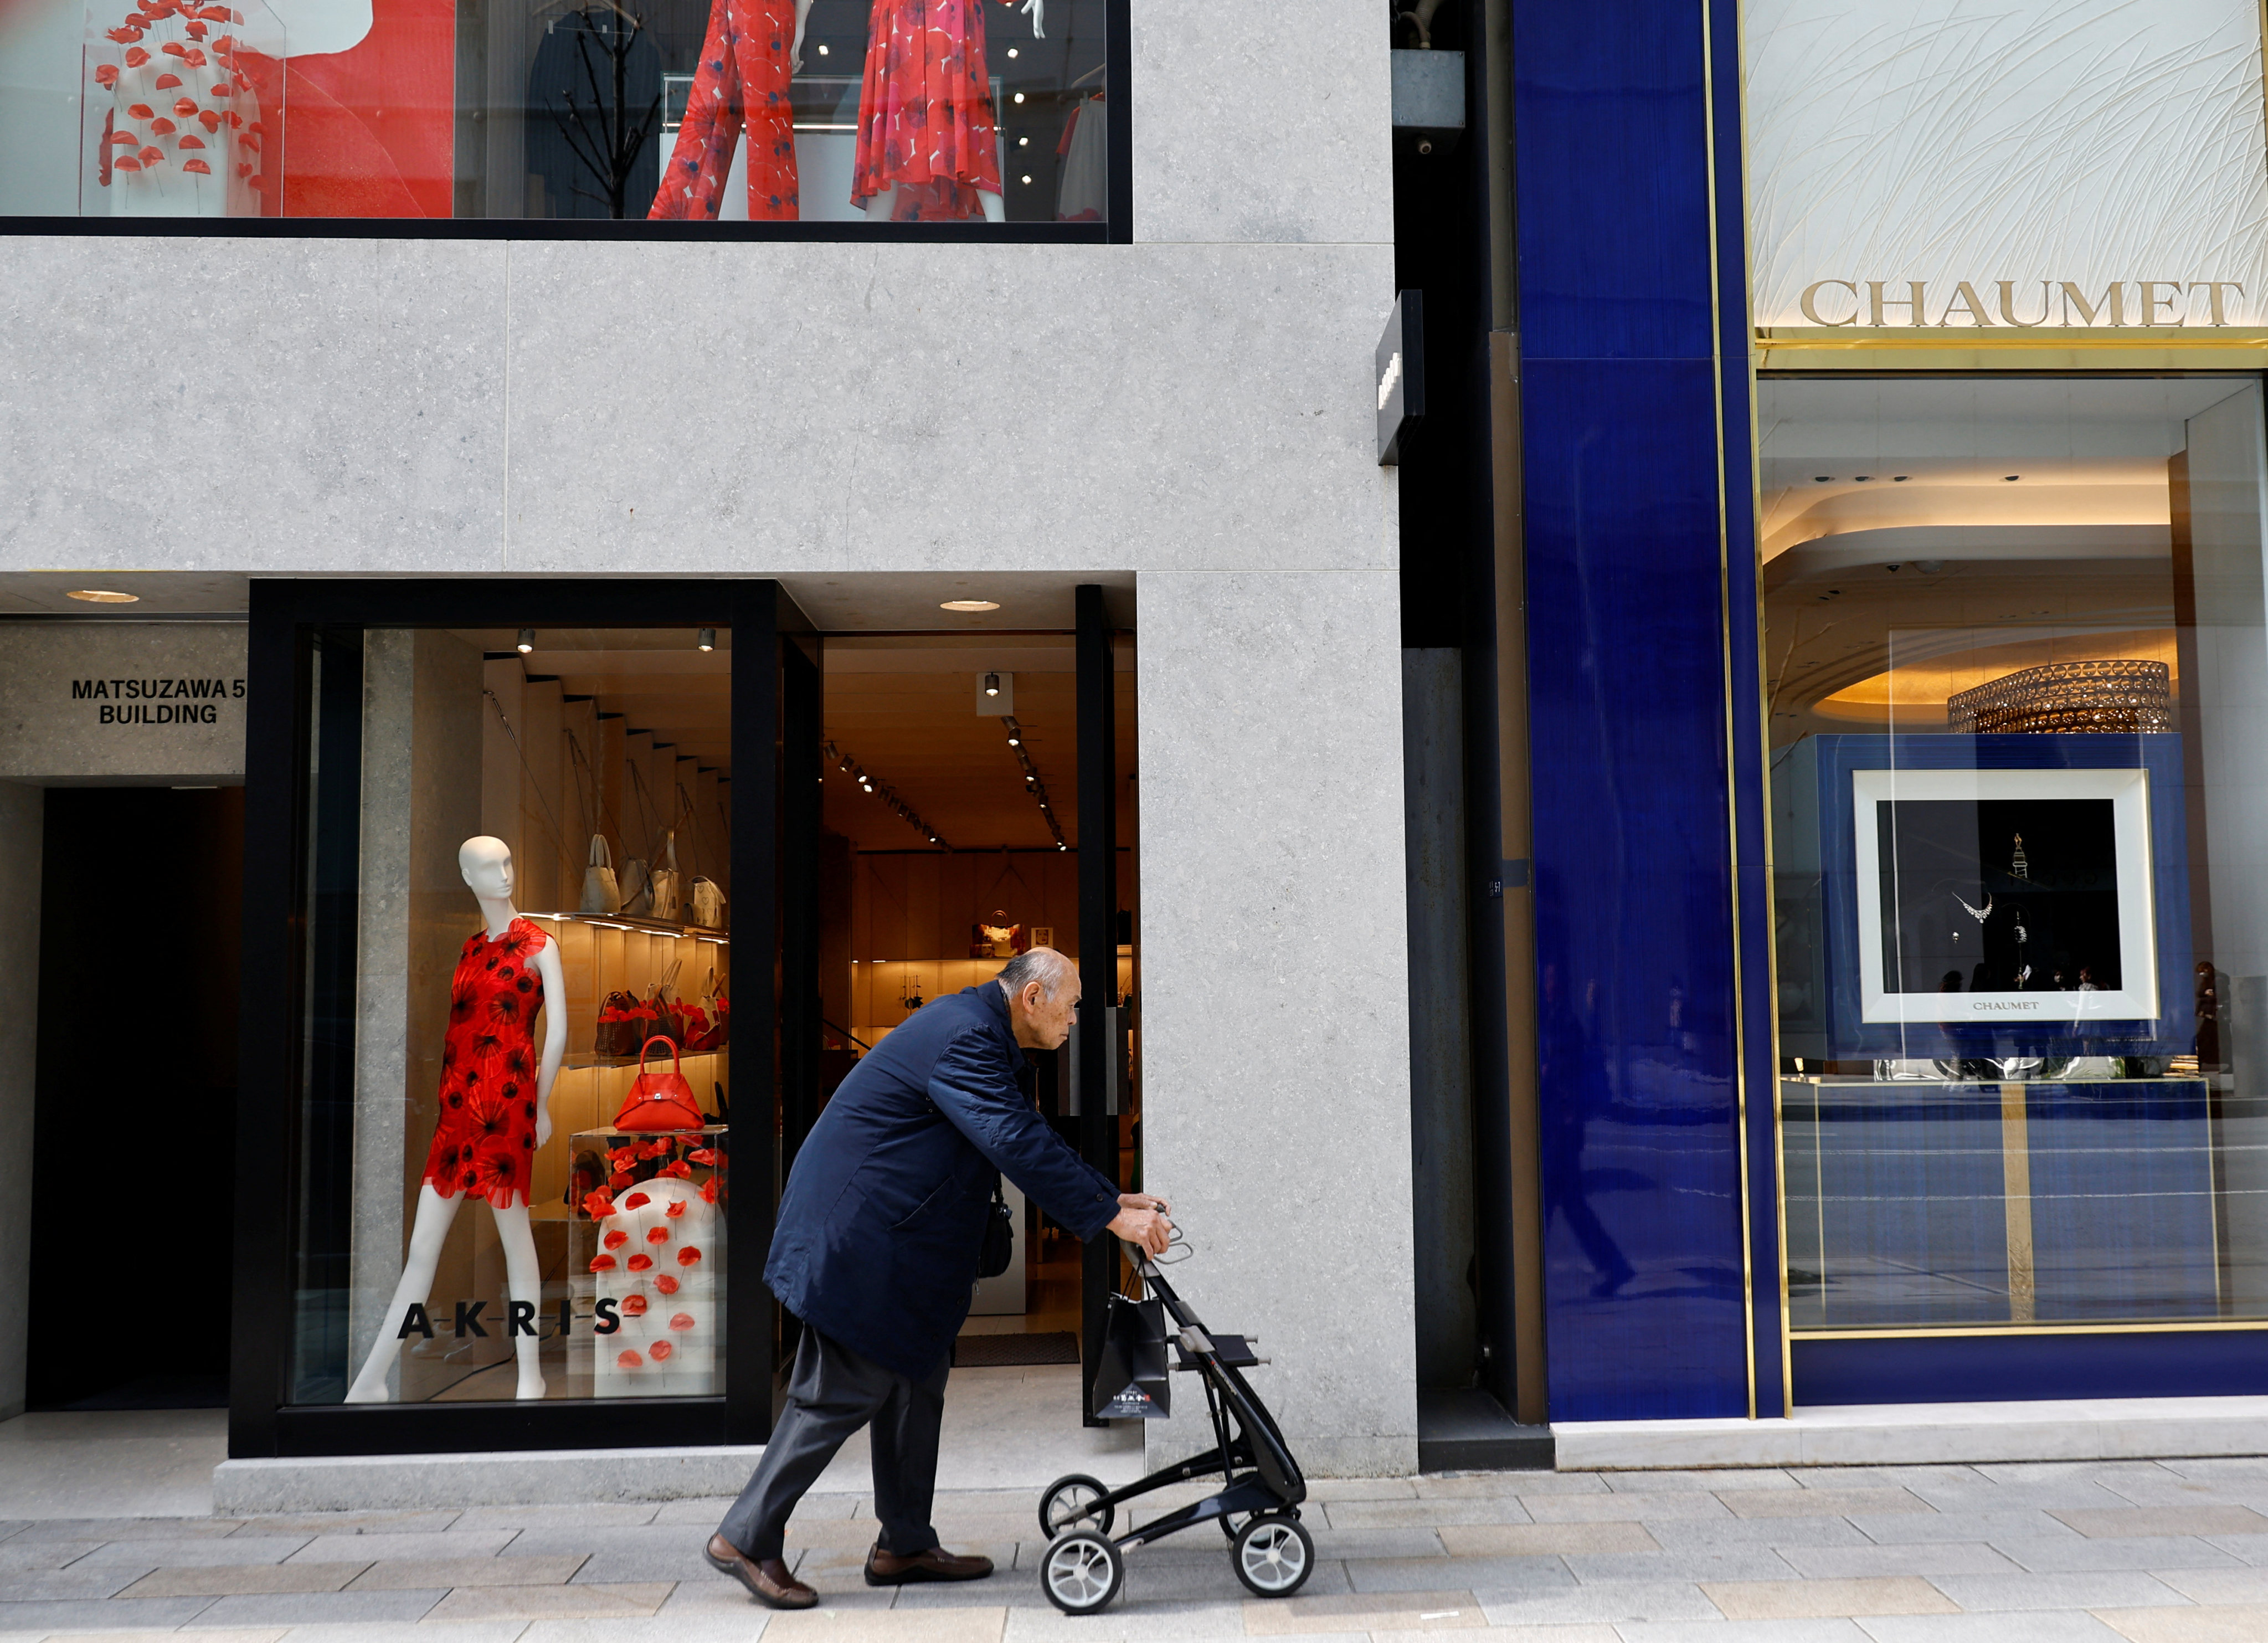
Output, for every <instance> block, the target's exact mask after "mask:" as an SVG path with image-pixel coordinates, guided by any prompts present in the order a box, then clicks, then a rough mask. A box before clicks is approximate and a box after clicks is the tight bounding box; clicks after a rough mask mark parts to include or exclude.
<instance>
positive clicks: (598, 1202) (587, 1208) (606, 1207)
mask: <svg viewBox="0 0 2268 1643" xmlns="http://www.w3.org/2000/svg"><path fill="white" fill-rule="evenodd" d="M614 1212H615V1201H614V1200H613V1199H612V1198H610V1197H608V1196H607V1195H606V1194H605V1193H603V1192H593V1193H592V1194H590V1195H589V1196H588V1197H585V1198H584V1200H583V1213H584V1214H585V1215H587V1216H589V1217H590V1218H591V1219H593V1220H594V1221H602V1220H604V1219H607V1217H608V1216H609V1215H612V1214H613V1213H614Z"/></svg>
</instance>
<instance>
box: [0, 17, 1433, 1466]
mask: <svg viewBox="0 0 2268 1643" xmlns="http://www.w3.org/2000/svg"><path fill="white" fill-rule="evenodd" d="M1387 49H1388V41H1387V31H1386V29H1385V27H1384V19H1383V18H1381V17H1380V16H1379V15H1378V14H1377V12H1376V11H1374V9H1373V8H1372V7H1370V6H1368V5H1366V4H1358V3H1357V0H1297V3H1296V4H1293V5H1292V7H1291V8H1290V9H1289V10H1286V9H1285V8H1282V7H1276V8H1268V9H1255V8H1244V9H1241V10H1239V9H1236V8H1230V9H1227V10H1223V9H1221V8H1219V7H1217V6H1205V5H1200V4H1197V3H1196V0H1157V3H1155V4H1142V5H1139V6H1138V7H1137V8H1136V11H1135V17H1134V39H1133V62H1132V63H1131V65H1130V73H1129V75H1128V76H1127V80H1126V87H1127V92H1128V94H1129V95H1130V97H1131V98H1132V99H1134V114H1133V118H1134V129H1135V152H1134V172H1135V189H1136V201H1135V217H1134V230H1135V234H1136V243H1134V244H1132V245H1130V246H1084V247H1042V246H1032V245H1006V244H1003V245H986V244H967V245H908V244H863V243H857V242H850V243H836V244H733V245H722V244H714V245H711V244H674V245H673V244H666V243H656V244H601V243H582V244H578V243H574V242H567V241H557V242H554V241H533V240H530V241H517V242H506V241H501V240H498V241H478V240H473V241H444V240H418V239H384V240H357V239H306V240H292V239H210V240H201V239H177V238H153V239H75V238H36V237H35V238H26V239H10V240H7V241H5V242H0V271H4V274H5V278H4V279H0V371H4V373H5V380H6V382H7V385H8V386H7V390H6V392H5V393H4V394H0V442H4V444H5V446H6V448H7V449H8V450H9V451H10V453H11V460H10V462H9V463H8V464H7V465H6V467H5V468H4V469H0V572H5V571H12V570H21V569H28V568H31V567H35V566H56V565H70V566H73V567H77V568H82V569H90V570H91V569H96V568H129V567H135V568H144V569H149V568H176V569H184V570H186V569H199V570H207V571H210V570H221V569H225V570H232V571H247V572H252V573H255V574H338V573H379V574H405V575H416V574H442V575H447V574H467V573H486V574H495V573H499V572H529V573H550V572H574V573H585V574H600V575H609V574H620V575H653V574H669V573H673V572H675V573H683V572H709V573H723V574H733V575H774V574H777V575H784V576H790V577H822V576H834V575H838V574H844V575H851V576H856V575H862V574H870V573H876V572H895V573H900V574H903V573H909V572H950V571H966V570H982V571H987V572H990V573H998V575H1000V576H1002V577H1003V578H1034V577H1041V578H1054V579H1056V580H1057V581H1058V582H1060V583H1062V584H1064V585H1065V586H1067V585H1068V583H1069V582H1070V581H1071V580H1074V579H1077V578H1081V577H1084V576H1092V575H1094V574H1097V573H1110V574H1112V575H1113V576H1114V578H1115V579H1116V580H1117V581H1118V584H1119V585H1120V586H1123V573H1126V572H1131V573H1133V574H1134V577H1135V585H1136V590H1137V599H1136V605H1137V609H1138V627H1139V631H1140V650H1141V655H1140V659H1139V662H1138V678H1139V726H1140V730H1139V741H1140V746H1141V749H1142V754H1143V759H1144V765H1143V768H1142V780H1141V787H1140V792H1141V795H1142V803H1143V806H1144V811H1143V814H1142V817H1141V834H1140V836H1141V839H1142V873H1143V876H1144V883H1143V903H1144V912H1145V932H1147V939H1146V940H1145V991H1146V997H1145V1013H1144V1032H1145V1038H1144V1053H1145V1057H1146V1060H1147V1067H1148V1073H1149V1078H1148V1082H1147V1085H1146V1092H1147V1105H1146V1116H1145V1141H1146V1143H1147V1146H1148V1148H1149V1172H1150V1176H1151V1178H1152V1181H1153V1182H1154V1183H1157V1184H1158V1185H1160V1187H1162V1188H1163V1189H1164V1190H1167V1192H1169V1193H1171V1194H1174V1195H1175V1196H1177V1197H1179V1198H1180V1199H1181V1200H1182V1204H1183V1205H1185V1206H1186V1208H1187V1211H1188V1212H1189V1216H1190V1219H1191V1220H1192V1223H1193V1225H1194V1227H1196V1229H1197V1238H1198V1241H1199V1242H1200V1245H1201V1246H1202V1247H1203V1248H1204V1249H1205V1251H1206V1252H1207V1258H1206V1259H1205V1260H1204V1263H1203V1264H1202V1265H1201V1266H1200V1267H1197V1268H1195V1269H1192V1271H1191V1273H1190V1280H1191V1286H1192V1291H1193V1293H1194V1294H1196V1295H1197V1296H1198V1297H1199V1298H1200V1299H1201V1302H1202V1304H1203V1305H1204V1308H1205V1309H1206V1312H1207V1315H1210V1316H1215V1317H1217V1318H1218V1319H1219V1320H1220V1321H1221V1322H1222V1323H1223V1325H1224V1327H1245V1328H1248V1329H1252V1330H1256V1331H1258V1332H1259V1333H1260V1334H1262V1335H1263V1337H1267V1338H1268V1339H1269V1341H1270V1349H1271V1350H1272V1351H1273V1352H1275V1353H1276V1356H1277V1363H1278V1368H1277V1369H1276V1370H1275V1371H1274V1372H1272V1373H1273V1379H1272V1380H1271V1381H1270V1396H1271V1397H1279V1398H1280V1400H1281V1401H1280V1403H1279V1404H1278V1407H1279V1409H1280V1410H1281V1411H1282V1413H1283V1415H1284V1418H1285V1425H1286V1426H1287V1428H1288V1429H1289V1431H1290V1433H1291V1434H1292V1437H1293V1439H1294V1440H1295V1442H1297V1443H1298V1444H1299V1445H1300V1453H1301V1455H1302V1458H1303V1459H1304V1460H1306V1461H1307V1462H1308V1463H1309V1465H1310V1466H1311V1467H1314V1468H1315V1469H1318V1470H1357V1471H1391V1470H1407V1469H1408V1468H1410V1466H1411V1465H1413V1464H1414V1461H1415V1454H1416V1448H1415V1427H1416V1423H1415V1414H1414V1398H1413V1394H1412V1386H1413V1381H1414V1367H1413V1359H1412V1348H1411V1345H1410V1341H1411V1329H1412V1312H1411V1306H1410V1241H1411V1231H1410V1227H1411V1222H1410V1172H1409V1164H1408V1160H1409V1145H1408V1136H1409V1101H1408V1072H1407V1068H1408V1056H1409V1036H1408V1027H1407V1020H1408V1012H1407V1004H1406V990H1405V985H1404V969H1405V966H1404V959H1403V928H1404V907H1403V873H1402V810H1401V800H1400V787H1401V748H1402V724H1401V710H1400V686H1401V678H1400V667H1401V663H1400V652H1399V642H1398V635H1397V632H1396V619H1395V608H1396V602H1397V589H1396V580H1395V566H1396V564H1397V556H1398V545H1397V541H1396V533H1395V526H1394V518H1395V514H1394V498H1393V496H1392V491H1391V483H1390V479H1389V478H1388V476H1386V475H1382V474H1381V469H1380V468H1378V467H1377V466H1376V463H1375V453H1374V450H1373V431H1374V395H1373V387H1372V382H1371V368H1372V350H1373V345H1374V343H1375V341H1376V338H1377V335H1378V332H1379V328H1380V326H1381V322H1382V320H1383V318H1384V316H1385V313H1386V312H1387V310H1388V306H1390V305H1391V303H1392V300H1393V297H1394V262H1393V247H1392V232H1393V231H1392V198H1391V188H1390V178H1389V167H1388V158H1389V143H1390V133H1389V126H1388V122H1389V115H1388V56H1387ZM1232 65H1233V66H1232ZM1116 94H1117V93H1116V90H1115V89H1114V95H1116ZM160 337H162V338H163V339H165V344H164V349H163V350H162V353H161V354H159V355H158V356H157V357H156V358H158V359H161V360H163V361H165V362H169V363H162V364H160V363H153V356H152V355H151V352H150V351H149V350H143V349H134V348H127V347H123V346H122V345H121V339H123V338H160ZM129 406H130V407H132V408H133V409H132V411H131V414H122V407H129ZM413 916H414V915H413ZM397 935H398V932H397ZM413 1083H414V1079H413ZM417 1128H418V1122H417V1117H416V1115H414V1114H413V1115H412V1116H411V1118H410V1121H409V1134H408V1135H407V1136H406V1137H405V1138H404V1139H405V1142H406V1144H408V1145H409V1146H412V1147H413V1149H414V1147H415V1146H416V1144H417V1135H416V1131H417ZM1263 1133H1264V1134H1266V1135H1267V1136H1268V1137H1269V1138H1270V1144H1271V1146H1275V1147H1276V1148H1277V1149H1278V1150H1277V1153H1276V1156H1277V1157H1278V1158H1279V1159H1280V1160H1281V1161H1282V1163H1283V1164H1284V1165H1285V1168H1279V1169H1276V1170H1272V1171H1270V1172H1268V1173H1267V1175H1266V1176H1265V1178H1264V1179H1261V1180H1255V1179H1254V1178H1252V1175H1251V1173H1250V1172H1248V1171H1246V1172H1243V1173H1242V1174H1240V1173H1239V1170H1238V1167H1237V1160H1242V1159H1246V1158H1248V1157H1249V1156H1250V1150H1251V1147H1252V1146H1253V1143H1254V1140H1255V1138H1256V1137H1257V1136H1259V1135H1262V1134H1263ZM389 1145H390V1143H389ZM1325 1209H1327V1210H1328V1217H1327V1219H1319V1212H1322V1211H1323V1210H1325ZM370 1276H372V1278H375V1277H376V1276H377V1274H376V1273H375V1272H373V1273H372V1274H371V1275H370ZM1187 1435H1188V1438H1189V1447H1196V1446H1197V1442H1198V1441H1199V1440H1198V1438H1197V1434H1196V1433H1193V1432H1192V1433H1188V1434H1187Z"/></svg>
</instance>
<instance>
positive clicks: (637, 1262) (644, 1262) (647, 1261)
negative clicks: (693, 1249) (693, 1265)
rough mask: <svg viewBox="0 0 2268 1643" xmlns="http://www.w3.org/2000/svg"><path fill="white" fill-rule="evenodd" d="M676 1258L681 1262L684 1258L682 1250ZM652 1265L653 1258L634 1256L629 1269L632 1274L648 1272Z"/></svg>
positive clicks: (631, 1258)
mask: <svg viewBox="0 0 2268 1643" xmlns="http://www.w3.org/2000/svg"><path fill="white" fill-rule="evenodd" d="M677 1258H678V1259H679V1260H681V1261H682V1260H683V1259H684V1258H685V1255H684V1252H683V1251H682V1250H681V1251H679V1253H678V1256H677ZM652 1265H653V1257H652V1256H650V1255H634V1256H631V1257H630V1271H633V1272H644V1271H648V1270H650V1269H651V1268H652Z"/></svg>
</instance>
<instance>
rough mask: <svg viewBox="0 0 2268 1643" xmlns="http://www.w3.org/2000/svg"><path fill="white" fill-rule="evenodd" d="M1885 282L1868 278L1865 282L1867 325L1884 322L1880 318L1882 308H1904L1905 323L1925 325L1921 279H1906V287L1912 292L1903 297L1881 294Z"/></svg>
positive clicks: (1877, 324) (1876, 324) (1926, 322)
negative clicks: (1909, 296) (1922, 309)
mask: <svg viewBox="0 0 2268 1643" xmlns="http://www.w3.org/2000/svg"><path fill="white" fill-rule="evenodd" d="M1886 283H1887V282H1885V281H1882V280H1878V279H1870V280H1868V281H1867V324H1868V325H1874V326H1879V325H1881V324H1883V323H1885V321H1884V320H1883V319H1882V310H1883V309H1884V308H1904V309H1905V310H1906V311H1907V312H1906V323H1907V324H1908V325H1926V324H1928V323H1929V321H1928V320H1925V319H1924V318H1922V312H1921V305H1922V291H1923V282H1922V281H1920V280H1918V279H1916V280H1908V281H1907V282H1906V289H1907V290H1908V291H1911V292H1912V293H1913V295H1912V297H1911V298H1904V297H1888V298H1886V297H1884V296H1883V295H1882V287H1883V285H1884V284H1886Z"/></svg>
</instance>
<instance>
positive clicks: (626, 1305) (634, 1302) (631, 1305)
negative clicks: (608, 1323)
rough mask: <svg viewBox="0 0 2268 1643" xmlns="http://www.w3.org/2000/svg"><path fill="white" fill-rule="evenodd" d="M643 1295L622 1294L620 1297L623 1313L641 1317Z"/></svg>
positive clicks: (643, 1313) (643, 1311)
mask: <svg viewBox="0 0 2268 1643" xmlns="http://www.w3.org/2000/svg"><path fill="white" fill-rule="evenodd" d="M645 1304H646V1303H645V1297H644V1295H624V1296H623V1297H622V1311H623V1313H624V1315H627V1316H630V1317H633V1318H642V1317H644V1316H645Z"/></svg>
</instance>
